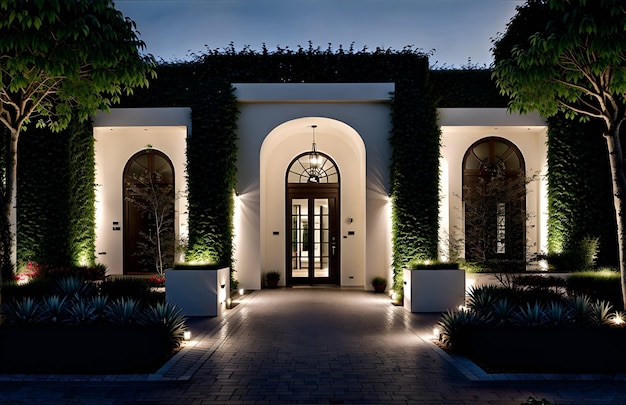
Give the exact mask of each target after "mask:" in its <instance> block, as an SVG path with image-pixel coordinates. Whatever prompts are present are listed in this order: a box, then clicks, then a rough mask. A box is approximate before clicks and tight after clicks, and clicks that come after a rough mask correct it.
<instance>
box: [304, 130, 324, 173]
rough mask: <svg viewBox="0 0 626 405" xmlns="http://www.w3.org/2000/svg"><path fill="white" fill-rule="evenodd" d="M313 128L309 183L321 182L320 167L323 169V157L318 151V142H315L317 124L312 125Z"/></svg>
mask: <svg viewBox="0 0 626 405" xmlns="http://www.w3.org/2000/svg"><path fill="white" fill-rule="evenodd" d="M311 128H312V129H313V145H312V146H311V151H310V152H309V168H308V170H307V172H308V174H309V181H308V182H309V183H319V182H320V169H321V158H320V154H319V153H318V152H317V144H316V143H315V128H317V125H311Z"/></svg>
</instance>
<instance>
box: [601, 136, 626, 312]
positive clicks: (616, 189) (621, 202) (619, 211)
mask: <svg viewBox="0 0 626 405" xmlns="http://www.w3.org/2000/svg"><path fill="white" fill-rule="evenodd" d="M620 126H621V125H620V124H618V125H617V126H616V127H615V128H612V130H610V131H609V132H608V133H607V134H605V135H604V138H605V139H606V146H607V149H608V152H609V163H610V166H611V180H612V184H613V205H614V207H615V220H616V223H617V246H618V253H619V271H620V281H621V287H622V302H623V304H624V308H626V245H625V244H626V233H625V232H626V229H625V225H626V224H625V222H624V220H625V219H626V211H625V209H626V175H625V173H624V158H623V154H622V146H621V142H620V138H619V132H620Z"/></svg>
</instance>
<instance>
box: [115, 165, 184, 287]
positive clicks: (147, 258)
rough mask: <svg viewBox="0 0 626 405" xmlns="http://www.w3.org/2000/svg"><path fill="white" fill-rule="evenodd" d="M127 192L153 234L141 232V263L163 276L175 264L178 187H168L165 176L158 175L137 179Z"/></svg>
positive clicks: (134, 177)
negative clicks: (176, 192)
mask: <svg viewBox="0 0 626 405" xmlns="http://www.w3.org/2000/svg"><path fill="white" fill-rule="evenodd" d="M126 190H127V197H126V199H127V200H128V201H130V202H131V203H132V204H133V205H134V206H135V207H136V208H137V210H138V211H139V213H140V214H141V216H143V217H145V218H146V219H147V222H148V228H149V230H150V232H144V231H140V232H139V236H140V239H139V242H138V243H137V245H138V253H139V255H140V257H139V263H141V264H143V265H144V266H146V268H153V269H154V270H155V271H156V272H157V273H158V274H160V275H163V274H164V272H165V269H166V268H169V267H171V265H172V263H173V262H174V239H175V234H174V205H175V202H176V197H175V194H174V187H173V185H172V184H167V183H164V182H163V180H162V175H161V173H159V172H158V171H154V172H153V173H148V172H145V173H143V174H141V175H139V176H137V175H133V181H132V182H129V184H127V185H126Z"/></svg>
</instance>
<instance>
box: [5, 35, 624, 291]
mask: <svg viewBox="0 0 626 405" xmlns="http://www.w3.org/2000/svg"><path fill="white" fill-rule="evenodd" d="M157 71H158V79H156V80H155V81H153V82H152V83H151V85H150V88H149V89H147V90H141V91H138V92H136V93H135V95H134V96H132V97H130V98H127V99H125V100H124V101H123V103H122V105H121V106H122V107H191V109H192V135H191V136H190V138H189V139H188V148H187V153H188V156H187V173H186V175H187V180H188V187H189V189H188V201H189V207H188V212H189V233H190V235H189V247H190V252H189V256H190V257H189V258H190V259H196V260H211V261H213V262H217V263H219V264H222V265H228V266H230V267H231V268H233V267H234V263H233V261H232V253H233V246H232V236H233V223H232V213H233V207H234V206H233V191H234V189H235V186H236V167H237V117H238V110H237V100H236V99H235V97H234V93H233V89H232V88H231V83H235V82H267V83H288V82H394V83H396V91H395V94H393V95H390V98H391V120H392V127H393V129H392V132H391V133H390V134H389V142H390V144H391V146H392V148H393V151H392V161H391V192H392V199H393V229H392V231H393V235H392V237H393V249H394V251H393V267H394V271H395V273H394V274H395V276H394V277H395V281H396V283H398V281H399V277H401V272H400V270H401V268H402V267H403V266H404V265H405V264H406V262H408V261H409V260H411V259H413V258H415V257H422V258H435V257H436V255H437V238H438V225H439V224H438V210H439V201H438V195H439V183H438V181H439V179H438V159H439V147H440V132H439V129H438V125H437V121H436V120H437V116H436V107H448V108H457V107H498V108H504V107H506V100H505V99H504V98H502V97H501V96H500V95H499V94H498V93H497V90H496V88H495V85H494V84H493V82H492V81H491V78H490V74H491V73H490V71H489V70H488V69H465V70H430V71H429V69H428V60H427V57H426V55H424V54H422V53H421V52H418V51H414V50H412V49H410V48H407V49H403V50H401V51H392V50H389V49H376V50H373V51H368V50H365V49H364V50H360V51H357V50H354V49H352V48H349V49H343V48H341V47H340V48H339V49H337V50H333V49H331V48H330V47H329V48H327V49H320V48H314V47H313V46H312V45H311V44H309V47H308V48H298V49H295V50H292V49H282V48H277V49H276V50H275V51H271V52H270V51H269V50H267V49H265V48H263V49H262V50H261V51H259V52H256V51H252V50H249V49H244V50H242V51H235V50H234V49H233V48H232V47H231V48H227V49H224V50H209V51H207V52H206V53H205V54H199V55H195V56H194V58H193V59H192V60H191V61H188V62H167V63H165V62H162V63H160V65H159V66H158V69H157ZM549 125H550V132H549V144H550V146H549V150H548V160H549V166H550V171H549V174H548V176H549V177H548V178H549V187H550V193H549V205H550V208H549V209H550V219H549V241H550V249H554V250H557V249H563V248H569V247H571V246H572V245H573V244H575V243H576V241H578V240H579V239H580V238H582V237H584V236H587V235H598V236H599V237H600V239H601V252H600V253H601V255H602V254H605V255H606V257H604V259H603V260H606V261H611V260H613V257H612V256H611V254H614V252H615V251H616V250H615V249H614V243H615V242H614V227H611V226H606V224H614V219H613V217H612V209H611V206H610V197H608V196H607V197H605V196H606V195H607V194H606V193H609V195H610V182H609V179H608V174H606V175H605V171H606V170H607V169H606V167H604V166H603V163H602V162H605V161H606V159H596V157H597V156H599V155H597V153H606V151H605V148H604V145H603V142H602V139H601V137H599V135H598V134H599V133H600V132H596V130H595V129H594V128H593V127H592V125H593V124H585V125H582V124H580V123H577V122H572V121H567V120H564V119H560V118H553V119H551V120H550V121H549ZM588 132H589V133H590V135H591V136H580V135H584V134H588ZM583 133H584V134H583ZM0 146H1V145H0ZM1 157H2V156H0V158H1ZM19 162H20V168H19V170H18V175H19V181H18V204H19V212H18V223H19V226H18V235H17V237H18V257H19V260H20V262H22V263H23V262H24V261H25V260H29V259H31V260H36V261H39V262H41V263H59V264H78V263H79V262H80V261H84V260H85V259H86V260H88V261H91V262H93V260H94V257H93V252H94V245H95V243H94V241H95V235H94V232H95V231H94V229H95V220H94V202H95V194H94V187H95V185H94V157H93V134H92V129H91V127H90V124H84V125H78V124H75V125H72V126H71V127H70V128H68V130H67V131H64V132H63V133H59V134H51V133H49V132H48V131H46V130H39V129H34V128H33V129H30V130H29V131H28V132H27V133H26V134H25V136H24V137H23V139H22V141H21V145H20V159H19ZM604 178H606V179H607V180H606V182H607V183H608V184H605V181H604V180H602V179H604ZM598 179H600V180H601V181H598ZM605 202H608V203H609V205H607V204H605ZM86 252H88V253H86ZM398 285H399V286H401V285H402V284H401V283H398Z"/></svg>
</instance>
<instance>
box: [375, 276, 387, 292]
mask: <svg viewBox="0 0 626 405" xmlns="http://www.w3.org/2000/svg"><path fill="white" fill-rule="evenodd" d="M372 287H374V292H377V293H384V292H385V289H386V288H387V279H385V278H384V277H380V276H377V277H374V279H373V280H372Z"/></svg>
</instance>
